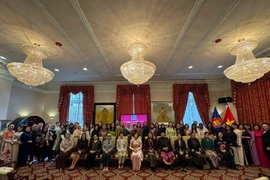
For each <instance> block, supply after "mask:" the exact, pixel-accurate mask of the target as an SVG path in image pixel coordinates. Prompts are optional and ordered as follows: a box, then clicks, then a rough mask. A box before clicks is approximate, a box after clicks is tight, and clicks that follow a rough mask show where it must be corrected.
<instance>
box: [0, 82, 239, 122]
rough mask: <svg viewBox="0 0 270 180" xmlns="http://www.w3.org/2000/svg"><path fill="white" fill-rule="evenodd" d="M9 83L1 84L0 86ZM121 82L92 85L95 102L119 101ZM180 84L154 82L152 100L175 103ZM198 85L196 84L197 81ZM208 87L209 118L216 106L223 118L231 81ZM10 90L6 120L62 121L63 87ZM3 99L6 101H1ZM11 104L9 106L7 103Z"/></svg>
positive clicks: (0, 95)
mask: <svg viewBox="0 0 270 180" xmlns="http://www.w3.org/2000/svg"><path fill="white" fill-rule="evenodd" d="M5 83H7V82H5V81H4V82H2V81H0V87H3V86H2V84H5ZM119 83H121V82H103V83H92V84H93V85H94V88H95V102H99V103H102V102H104V103H105V102H115V101H116V85H117V84H119ZM174 83H179V82H177V81H175V82H174V81H166V82H165V81H164V82H151V83H149V84H150V88H151V101H156V102H157V101H171V102H172V100H173V96H172V91H173V89H172V84H174ZM180 83H193V81H188V82H186V81H181V82H180ZM194 83H196V82H194ZM207 83H208V88H209V94H210V105H211V107H210V109H209V117H210V118H211V116H212V112H213V109H214V107H215V106H216V107H217V109H218V111H219V113H220V114H221V117H223V116H224V113H225V109H226V106H225V105H224V104H218V101H217V100H218V98H219V97H226V96H231V88H230V84H229V82H228V81H225V82H223V81H209V82H207ZM8 87H9V86H7V88H6V89H5V90H4V91H1V92H0V100H2V99H3V102H6V103H2V101H0V109H7V113H6V118H5V119H15V118H16V117H19V116H21V115H37V116H40V117H42V118H43V119H44V120H45V121H46V122H49V123H52V122H57V121H58V96H59V88H60V85H53V86H48V87H47V89H46V90H39V89H36V88H32V89H31V88H29V87H27V86H22V85H18V83H14V82H13V83H10V98H5V96H6V95H8V94H9V92H8ZM1 98H2V99H1ZM7 102H8V103H7ZM230 108H231V110H232V112H233V114H234V115H235V118H236V119H237V115H236V110H235V108H234V106H233V105H232V104H230Z"/></svg>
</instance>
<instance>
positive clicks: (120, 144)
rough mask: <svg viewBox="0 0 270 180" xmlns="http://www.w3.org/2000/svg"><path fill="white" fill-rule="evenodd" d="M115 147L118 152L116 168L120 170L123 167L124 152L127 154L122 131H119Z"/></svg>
mask: <svg viewBox="0 0 270 180" xmlns="http://www.w3.org/2000/svg"><path fill="white" fill-rule="evenodd" d="M116 142H117V143H116V149H117V154H118V169H119V170H122V169H123V168H124V167H123V166H124V163H125V159H126V154H127V146H128V145H127V141H126V140H125V139H124V134H123V132H120V134H119V136H118V139H117V141H116Z"/></svg>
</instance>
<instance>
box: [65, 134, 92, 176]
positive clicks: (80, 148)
mask: <svg viewBox="0 0 270 180" xmlns="http://www.w3.org/2000/svg"><path fill="white" fill-rule="evenodd" d="M87 148H88V140H87V139H86V133H83V134H82V136H81V139H80V140H79V141H78V143H77V148H76V152H75V154H74V156H73V158H72V163H71V166H70V167H69V170H70V171H72V170H73V169H74V167H75V165H76V164H77V162H78V161H79V159H80V158H81V157H84V156H85V154H86V150H87Z"/></svg>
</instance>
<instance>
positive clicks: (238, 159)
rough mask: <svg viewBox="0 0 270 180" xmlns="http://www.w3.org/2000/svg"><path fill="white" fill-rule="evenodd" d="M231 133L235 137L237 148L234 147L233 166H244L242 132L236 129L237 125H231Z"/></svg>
mask: <svg viewBox="0 0 270 180" xmlns="http://www.w3.org/2000/svg"><path fill="white" fill-rule="evenodd" d="M232 128H233V132H234V133H235V134H236V136H237V140H236V143H237V145H238V147H234V148H233V150H234V161H235V164H240V165H241V166H244V163H245V162H244V151H243V146H242V131H241V130H239V129H237V124H235V123H233V124H232Z"/></svg>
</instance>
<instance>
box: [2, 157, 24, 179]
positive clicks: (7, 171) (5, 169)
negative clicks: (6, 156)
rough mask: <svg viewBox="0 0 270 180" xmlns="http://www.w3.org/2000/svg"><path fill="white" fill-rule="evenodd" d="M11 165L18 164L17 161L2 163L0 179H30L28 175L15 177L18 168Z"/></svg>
mask: <svg viewBox="0 0 270 180" xmlns="http://www.w3.org/2000/svg"><path fill="white" fill-rule="evenodd" d="M10 165H14V167H15V166H16V161H12V162H9V163H5V164H1V165H0V179H1V180H28V179H29V177H28V176H18V177H16V178H15V174H16V170H15V168H13V167H9V166H10Z"/></svg>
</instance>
